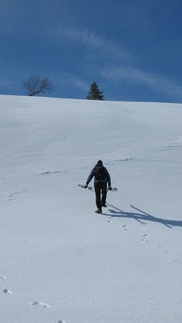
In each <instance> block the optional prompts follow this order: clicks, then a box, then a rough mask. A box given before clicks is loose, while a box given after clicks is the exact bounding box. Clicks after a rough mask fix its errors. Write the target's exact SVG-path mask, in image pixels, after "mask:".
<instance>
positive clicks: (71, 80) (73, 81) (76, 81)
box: [54, 73, 89, 91]
mask: <svg viewBox="0 0 182 323" xmlns="http://www.w3.org/2000/svg"><path fill="white" fill-rule="evenodd" d="M54 82H56V83H57V84H60V85H61V86H63V85H64V86H65V84H66V86H68V85H69V86H70V85H72V86H73V87H75V88H78V89H80V90H83V91H87V90H88V88H89V84H88V83H87V82H85V81H84V80H83V79H81V78H78V77H75V76H73V75H71V74H70V73H64V74H62V75H61V76H60V77H56V78H54Z"/></svg>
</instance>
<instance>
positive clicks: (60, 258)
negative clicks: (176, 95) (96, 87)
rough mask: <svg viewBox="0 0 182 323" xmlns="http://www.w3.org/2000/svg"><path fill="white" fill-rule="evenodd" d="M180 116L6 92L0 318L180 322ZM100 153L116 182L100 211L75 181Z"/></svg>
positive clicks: (144, 107)
mask: <svg viewBox="0 0 182 323" xmlns="http://www.w3.org/2000/svg"><path fill="white" fill-rule="evenodd" d="M181 120H182V105H178V104H161V103H160V104H159V103H129V102H107V101H100V102H97V101H88V100H65V99H50V98H33V97H32V98H30V97H14V96H0V147H1V158H0V169H1V178H0V188H1V189H0V208H1V214H0V304H1V305H0V308H1V309H0V322H2V323H15V322H16V323H58V322H63V321H64V322H66V323H80V322H81V323H103V322H104V323H105V322H109V323H111V322H113V323H121V322H122V323H123V322H124V323H125V322H127V323H133V322H137V323H145V322H152V323H154V322H155V323H157V322H165V323H167V322H175V323H177V322H181V320H182V288H181V285H182V284H181V283H182V279H181V272H182V250H181V233H182V204H181V193H182V162H181V156H182V126H181ZM99 159H102V160H103V162H104V165H105V166H106V167H107V169H108V171H109V172H110V175H111V178H112V185H113V186H116V187H117V188H118V191H117V192H115V193H113V192H108V198H107V203H108V208H107V209H104V213H103V214H102V215H98V214H96V213H95V212H94V210H95V196H94V193H93V192H91V191H88V190H84V189H81V188H79V187H78V183H82V184H84V183H85V181H86V179H87V176H88V174H89V173H90V170H91V168H92V167H93V166H94V165H95V163H96V162H97V161H98V160H99ZM91 184H92V185H93V183H91Z"/></svg>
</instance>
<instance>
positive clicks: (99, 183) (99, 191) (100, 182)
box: [85, 160, 112, 213]
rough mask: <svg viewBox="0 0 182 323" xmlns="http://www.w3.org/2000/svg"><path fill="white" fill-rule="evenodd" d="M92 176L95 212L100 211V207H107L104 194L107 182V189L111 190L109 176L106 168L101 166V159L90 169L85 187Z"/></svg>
mask: <svg viewBox="0 0 182 323" xmlns="http://www.w3.org/2000/svg"><path fill="white" fill-rule="evenodd" d="M93 177H94V190H95V197H96V206H97V210H96V211H95V212H97V213H102V207H107V205H106V196H107V183H108V190H112V187H111V177H110V174H109V172H108V170H107V169H106V168H105V167H104V166H103V162H102V160H99V161H98V162H97V164H96V165H95V167H94V168H93V169H92V170H91V173H90V175H89V176H88V179H87V181H86V185H85V188H87V187H88V184H89V183H90V181H91V180H92V178H93Z"/></svg>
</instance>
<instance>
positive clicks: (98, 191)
mask: <svg viewBox="0 0 182 323" xmlns="http://www.w3.org/2000/svg"><path fill="white" fill-rule="evenodd" d="M94 189H95V198H96V205H97V207H98V209H100V210H101V209H102V205H101V185H100V183H98V182H95V183H94Z"/></svg>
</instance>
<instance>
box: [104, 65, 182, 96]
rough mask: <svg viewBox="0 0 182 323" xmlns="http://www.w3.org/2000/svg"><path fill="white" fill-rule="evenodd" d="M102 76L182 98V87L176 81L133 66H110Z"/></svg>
mask: <svg viewBox="0 0 182 323" xmlns="http://www.w3.org/2000/svg"><path fill="white" fill-rule="evenodd" d="M102 76H103V77H104V78H106V79H110V80H112V81H121V82H122V81H127V82H129V83H133V84H136V85H139V84H140V85H144V86H146V87H148V88H150V89H152V90H155V91H158V92H163V93H165V94H168V95H169V96H177V97H178V98H180V99H182V87H181V86H179V85H177V84H176V83H175V82H174V81H172V80H170V79H167V78H165V77H162V76H160V75H157V74H152V73H150V72H147V71H142V70H140V69H137V68H135V67H132V66H128V67H117V68H108V69H105V70H103V71H102Z"/></svg>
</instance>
